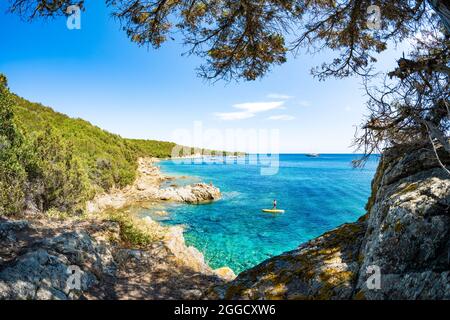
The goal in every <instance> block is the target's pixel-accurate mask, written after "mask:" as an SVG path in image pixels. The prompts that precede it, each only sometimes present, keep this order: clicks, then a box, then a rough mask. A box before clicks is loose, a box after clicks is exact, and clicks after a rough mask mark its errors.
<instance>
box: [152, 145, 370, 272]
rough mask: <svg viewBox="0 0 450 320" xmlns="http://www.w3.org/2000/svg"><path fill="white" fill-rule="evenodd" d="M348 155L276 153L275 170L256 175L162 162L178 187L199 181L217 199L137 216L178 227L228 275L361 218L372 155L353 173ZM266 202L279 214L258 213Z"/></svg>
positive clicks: (241, 168)
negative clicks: (219, 193)
mask: <svg viewBox="0 0 450 320" xmlns="http://www.w3.org/2000/svg"><path fill="white" fill-rule="evenodd" d="M355 158H357V156H355V155H333V154H329V155H321V156H320V157H319V158H308V157H306V156H305V155H280V163H279V170H278V173H277V174H275V175H269V176H264V175H261V174H260V172H261V171H260V169H261V166H260V165H256V164H254V165H250V164H244V163H241V164H237V163H231V164H221V163H203V164H195V163H191V162H189V161H186V160H184V161H181V160H175V161H163V162H161V163H160V164H159V165H160V167H161V169H162V170H163V172H164V173H167V174H169V175H175V176H177V177H178V178H177V179H176V180H175V181H172V182H170V183H176V184H178V185H181V184H185V183H193V182H199V181H205V182H207V183H209V182H212V183H213V184H214V185H215V186H217V187H219V188H220V189H221V191H222V195H223V198H222V199H221V200H219V201H216V202H213V203H209V204H202V205H184V204H182V205H180V204H177V205H169V206H168V207H167V208H166V211H168V212H169V213H170V215H169V216H168V217H164V218H161V217H158V216H157V215H153V214H152V211H151V210H145V211H144V212H143V214H146V215H150V216H152V218H154V219H158V220H163V223H165V224H170V225H179V224H182V225H185V227H186V231H185V238H186V241H187V243H188V244H190V245H194V246H195V247H196V248H198V249H199V250H200V251H201V252H203V254H204V255H205V259H206V261H207V262H208V263H209V264H210V266H211V267H213V268H218V267H222V266H229V267H230V268H231V269H233V270H234V271H235V272H236V273H238V272H241V271H243V270H245V269H247V268H249V267H252V266H254V265H256V264H258V263H259V262H261V261H263V260H265V259H267V258H269V257H272V256H274V255H277V254H280V253H282V252H284V251H287V250H292V249H295V248H296V247H298V245H300V244H301V243H303V242H305V241H307V240H310V239H311V238H314V237H316V236H318V235H320V234H322V233H323V232H325V231H327V230H330V229H332V228H334V227H337V226H338V225H340V224H342V223H344V222H351V221H354V220H356V219H357V218H358V217H359V216H361V215H362V214H364V205H365V203H366V201H367V198H368V196H369V194H370V183H371V180H372V178H373V175H374V173H375V169H376V165H377V161H378V159H377V158H372V159H371V160H370V161H369V162H368V163H367V165H366V167H365V168H364V169H353V168H352V166H351V160H353V159H355ZM273 199H277V202H278V207H279V208H280V209H284V210H286V212H285V213H284V214H280V215H273V214H268V213H263V212H261V209H262V208H271V207H272V201H273Z"/></svg>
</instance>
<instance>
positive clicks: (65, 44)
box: [0, 0, 401, 153]
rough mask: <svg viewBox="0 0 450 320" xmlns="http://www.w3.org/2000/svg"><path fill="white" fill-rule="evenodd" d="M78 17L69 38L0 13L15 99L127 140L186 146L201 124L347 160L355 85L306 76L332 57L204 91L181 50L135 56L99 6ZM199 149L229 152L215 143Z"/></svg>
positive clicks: (53, 27) (61, 24)
mask: <svg viewBox="0 0 450 320" xmlns="http://www.w3.org/2000/svg"><path fill="white" fill-rule="evenodd" d="M86 9H87V10H86V11H85V12H83V13H82V19H81V30H68V29H67V27H66V19H65V18H58V19H54V20H47V21H35V22H33V23H28V22H24V21H22V20H21V19H20V18H19V17H17V16H15V15H11V14H6V13H5V10H6V4H5V3H4V1H3V2H2V4H0V38H1V42H0V43H1V44H0V46H1V47H0V72H2V73H4V74H6V75H7V77H8V79H9V86H10V88H11V90H12V91H13V92H15V93H17V94H19V95H20V96H23V97H25V98H27V99H29V100H31V101H35V102H41V103H42V104H44V105H47V106H50V107H52V108H53V109H55V110H57V111H59V112H62V113H65V114H67V115H70V116H72V117H79V118H83V119H85V120H88V121H90V122H91V123H93V124H95V125H98V126H99V127H101V128H103V129H106V130H108V131H110V132H114V133H118V134H120V135H122V136H124V137H128V138H150V139H159V140H176V142H179V143H186V142H187V143H189V141H185V140H184V141H183V135H181V136H180V134H179V133H180V132H192V131H193V130H194V127H195V122H196V121H201V123H202V128H203V129H205V130H215V131H216V132H221V133H223V132H225V131H226V130H227V129H228V130H233V129H243V130H256V131H258V132H259V131H260V130H269V131H270V130H278V132H279V147H278V149H279V151H280V152H291V153H293V152H319V153H326V152H328V153H335V152H336V153H341V152H342V153H347V152H351V151H352V148H351V147H350V144H351V141H352V138H353V134H354V130H355V128H354V126H355V125H357V124H359V123H360V121H361V119H362V117H363V115H364V113H365V112H366V110H365V107H364V102H365V100H366V98H365V97H364V93H363V91H362V90H361V87H362V86H361V84H360V80H359V79H358V78H350V79H345V80H333V79H330V80H327V81H325V82H319V81H318V80H317V79H314V78H313V77H312V76H311V75H310V69H311V67H314V66H316V65H319V64H320V63H321V62H323V61H326V60H329V59H331V58H332V57H333V55H332V54H331V53H323V54H320V55H316V56H314V57H313V56H309V55H302V56H299V57H297V58H295V59H294V58H293V57H290V58H289V62H288V63H286V64H284V65H283V66H280V67H275V68H274V69H273V70H272V72H271V73H270V74H268V75H267V76H266V77H264V78H263V79H262V80H257V81H254V82H239V83H235V82H231V83H225V82H217V83H215V84H210V83H206V82H205V81H204V80H202V79H201V78H198V77H197V76H196V72H195V68H196V67H197V66H199V65H200V63H201V61H200V60H199V59H198V58H196V57H193V56H191V57H187V56H181V54H182V53H183V52H185V51H186V50H187V48H186V47H183V46H182V45H181V44H179V43H177V42H168V43H166V44H164V45H163V46H162V48H161V49H159V50H153V49H146V48H142V47H138V46H136V45H135V44H133V43H131V42H130V41H129V40H128V39H127V37H126V35H125V33H124V32H122V31H121V29H120V25H119V23H118V22H117V21H115V20H114V19H113V18H111V17H110V16H109V12H108V9H107V8H105V6H104V4H103V1H92V0H88V1H86ZM400 54H401V51H400V52H399V51H397V52H394V51H393V50H392V51H389V52H386V53H385V54H383V56H382V58H381V61H380V64H381V65H382V66H383V67H386V66H392V63H393V62H394V61H395V58H397V57H398V56H399V55H400ZM197 126H198V124H197ZM183 130H184V131H183ZM186 130H187V131H186ZM271 132H272V131H271ZM177 133H178V134H177ZM194 143H195V141H194ZM198 144H201V145H198ZM197 145H198V146H200V147H210V148H215V149H223V148H226V147H227V146H226V145H225V144H224V142H223V140H222V139H215V138H213V139H209V140H208V139H206V140H204V141H202V142H198V141H197ZM245 151H247V150H245Z"/></svg>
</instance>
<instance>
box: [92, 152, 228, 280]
mask: <svg viewBox="0 0 450 320" xmlns="http://www.w3.org/2000/svg"><path fill="white" fill-rule="evenodd" d="M159 161H160V160H159V159H156V158H139V159H138V177H137V179H136V180H135V182H134V183H133V184H132V185H130V186H127V187H125V188H123V189H114V190H112V191H111V192H109V193H104V194H100V195H97V196H96V197H95V198H94V199H93V200H91V201H89V202H88V203H87V205H86V212H87V213H88V215H90V216H94V217H95V216H97V215H102V213H104V212H106V211H109V210H117V211H120V210H125V209H126V208H128V207H131V206H134V207H141V208H143V207H145V208H148V207H153V206H155V205H157V204H158V205H162V206H163V207H164V203H165V202H179V203H185V204H186V205H188V204H199V203H205V202H211V201H215V200H218V199H220V198H221V193H220V190H219V189H218V188H217V187H215V186H213V185H211V184H206V183H196V184H193V185H186V186H182V187H174V186H170V187H166V188H163V187H162V184H163V182H165V181H170V180H174V179H175V178H174V177H172V176H168V175H166V174H164V173H162V172H161V170H160V168H159V167H158V166H157V165H156V164H157V163H158V162H159ZM161 212H162V213H164V210H162V211H161ZM127 214H132V213H131V212H129V210H128V212H127ZM139 219H140V220H141V221H142V223H144V224H146V225H147V227H149V228H150V229H154V230H155V232H156V233H163V234H164V236H163V237H162V243H163V244H164V246H165V247H166V248H168V249H169V250H170V251H171V252H172V253H173V254H174V255H175V257H176V258H177V259H178V260H179V262H180V263H181V264H184V265H186V266H187V267H189V268H190V269H192V270H195V271H197V272H200V273H203V274H205V275H216V276H218V277H220V278H221V279H223V280H225V281H231V280H234V279H235V278H236V275H235V273H234V272H233V270H231V269H230V268H229V267H227V266H222V267H220V268H218V269H212V268H211V267H210V266H209V265H208V264H207V263H206V262H205V258H204V255H203V253H201V252H200V251H199V250H198V249H197V248H195V247H193V246H188V245H186V243H185V238H184V235H183V232H184V229H183V227H182V226H179V225H177V226H163V225H161V224H160V223H159V222H157V221H154V220H153V219H151V218H150V217H145V218H142V219H141V218H139Z"/></svg>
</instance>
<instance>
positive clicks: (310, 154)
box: [305, 153, 319, 158]
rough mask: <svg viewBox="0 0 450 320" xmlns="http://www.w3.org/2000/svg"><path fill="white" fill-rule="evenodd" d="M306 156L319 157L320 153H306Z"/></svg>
mask: <svg viewBox="0 0 450 320" xmlns="http://www.w3.org/2000/svg"><path fill="white" fill-rule="evenodd" d="M305 156H307V157H310V158H318V157H319V154H318V153H307V154H305Z"/></svg>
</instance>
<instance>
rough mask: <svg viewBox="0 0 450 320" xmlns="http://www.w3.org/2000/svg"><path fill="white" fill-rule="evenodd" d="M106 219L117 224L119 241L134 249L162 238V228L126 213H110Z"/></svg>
mask: <svg viewBox="0 0 450 320" xmlns="http://www.w3.org/2000/svg"><path fill="white" fill-rule="evenodd" d="M107 219H108V220H112V221H115V222H117V223H119V226H120V240H122V241H123V242H125V244H128V245H132V246H134V247H135V246H139V247H145V246H147V245H149V244H151V243H154V242H155V241H160V240H161V239H162V238H163V237H164V232H165V228H164V227H161V226H159V225H157V224H156V223H154V224H150V223H148V222H147V221H145V220H142V219H139V218H137V217H136V216H134V215H133V214H129V213H127V212H123V211H112V212H110V213H109V214H107Z"/></svg>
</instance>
